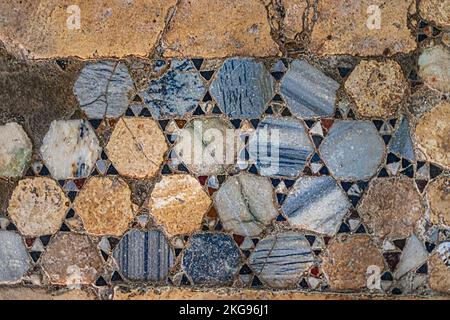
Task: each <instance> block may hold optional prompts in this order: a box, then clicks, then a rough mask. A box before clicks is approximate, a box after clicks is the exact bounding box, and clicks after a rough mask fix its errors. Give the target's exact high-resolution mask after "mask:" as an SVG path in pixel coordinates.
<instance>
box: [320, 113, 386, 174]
mask: <svg viewBox="0 0 450 320" xmlns="http://www.w3.org/2000/svg"><path fill="white" fill-rule="evenodd" d="M320 152H321V155H322V159H323V161H324V162H325V164H326V165H327V167H328V169H330V171H331V172H332V173H333V174H334V176H335V177H336V178H338V179H342V180H364V179H368V178H370V177H371V176H373V175H374V174H375V173H376V171H377V169H378V167H379V165H380V164H381V160H382V159H383V157H384V154H385V144H384V142H383V140H382V139H381V137H380V136H379V135H378V132H377V130H376V128H375V126H374V125H373V123H372V122H369V121H348V120H344V121H336V122H335V123H334V125H333V126H332V127H331V129H330V132H329V133H328V135H327V137H325V140H324V141H323V142H322V145H321V146H320Z"/></svg>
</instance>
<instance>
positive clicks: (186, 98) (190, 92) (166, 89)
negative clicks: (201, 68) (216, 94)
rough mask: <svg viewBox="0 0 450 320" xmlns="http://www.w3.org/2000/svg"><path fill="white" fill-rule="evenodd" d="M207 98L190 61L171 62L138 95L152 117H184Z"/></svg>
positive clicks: (198, 75)
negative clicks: (163, 71) (159, 75)
mask: <svg viewBox="0 0 450 320" xmlns="http://www.w3.org/2000/svg"><path fill="white" fill-rule="evenodd" d="M205 94H206V87H205V85H204V83H203V80H202V79H201V76H200V74H199V73H198V72H197V70H196V69H195V68H194V66H193V65H192V64H191V62H190V61H189V60H173V61H172V63H171V66H170V68H169V69H168V70H167V71H166V72H165V73H164V74H163V75H162V76H161V77H160V78H158V79H154V80H151V81H150V84H149V86H148V88H147V89H145V90H144V91H142V92H141V93H140V96H141V97H142V98H143V99H144V102H145V104H146V105H147V106H148V107H149V110H150V113H151V114H152V116H153V117H155V118H157V119H160V118H167V117H183V116H184V115H186V114H187V113H189V112H191V111H193V110H194V109H195V108H196V107H197V105H198V104H199V102H200V101H201V100H202V98H203V97H204V95H205Z"/></svg>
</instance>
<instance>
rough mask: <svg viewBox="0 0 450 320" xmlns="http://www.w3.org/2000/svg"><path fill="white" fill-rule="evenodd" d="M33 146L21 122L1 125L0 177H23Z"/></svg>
mask: <svg viewBox="0 0 450 320" xmlns="http://www.w3.org/2000/svg"><path fill="white" fill-rule="evenodd" d="M32 148H33V145H32V144H31V141H30V138H28V135H27V134H26V132H25V131H24V130H23V129H22V127H21V126H20V125H19V124H17V123H15V122H10V123H7V124H5V125H3V126H0V177H3V178H18V177H21V176H22V174H23V171H24V170H25V168H26V166H27V165H28V163H29V162H30V160H31V153H32Z"/></svg>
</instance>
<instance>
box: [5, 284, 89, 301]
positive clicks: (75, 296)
mask: <svg viewBox="0 0 450 320" xmlns="http://www.w3.org/2000/svg"><path fill="white" fill-rule="evenodd" d="M0 300H96V296H95V293H94V292H93V290H82V289H73V290H69V291H67V290H61V291H54V290H52V289H44V288H39V287H17V286H14V287H1V288H0Z"/></svg>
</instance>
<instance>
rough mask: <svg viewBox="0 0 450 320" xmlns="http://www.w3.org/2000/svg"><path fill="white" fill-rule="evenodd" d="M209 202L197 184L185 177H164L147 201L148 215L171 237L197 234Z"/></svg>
mask: <svg viewBox="0 0 450 320" xmlns="http://www.w3.org/2000/svg"><path fill="white" fill-rule="evenodd" d="M211 202H212V201H211V198H210V197H209V196H208V195H207V194H206V192H205V191H204V190H203V189H202V187H201V185H200V183H199V182H198V181H197V180H196V179H195V178H193V177H191V176H190V175H187V174H175V175H170V176H163V177H162V179H161V181H160V182H158V183H157V184H156V185H155V188H154V189H153V192H152V194H151V196H150V199H149V204H148V207H149V209H150V214H151V215H152V216H153V217H155V218H156V221H157V223H160V224H162V225H163V226H164V228H165V230H166V231H167V233H168V234H169V235H171V236H173V235H177V234H186V233H191V232H194V231H197V230H199V229H200V227H201V222H202V218H203V215H204V214H205V213H206V212H207V211H208V209H209V207H210V205H211Z"/></svg>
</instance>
